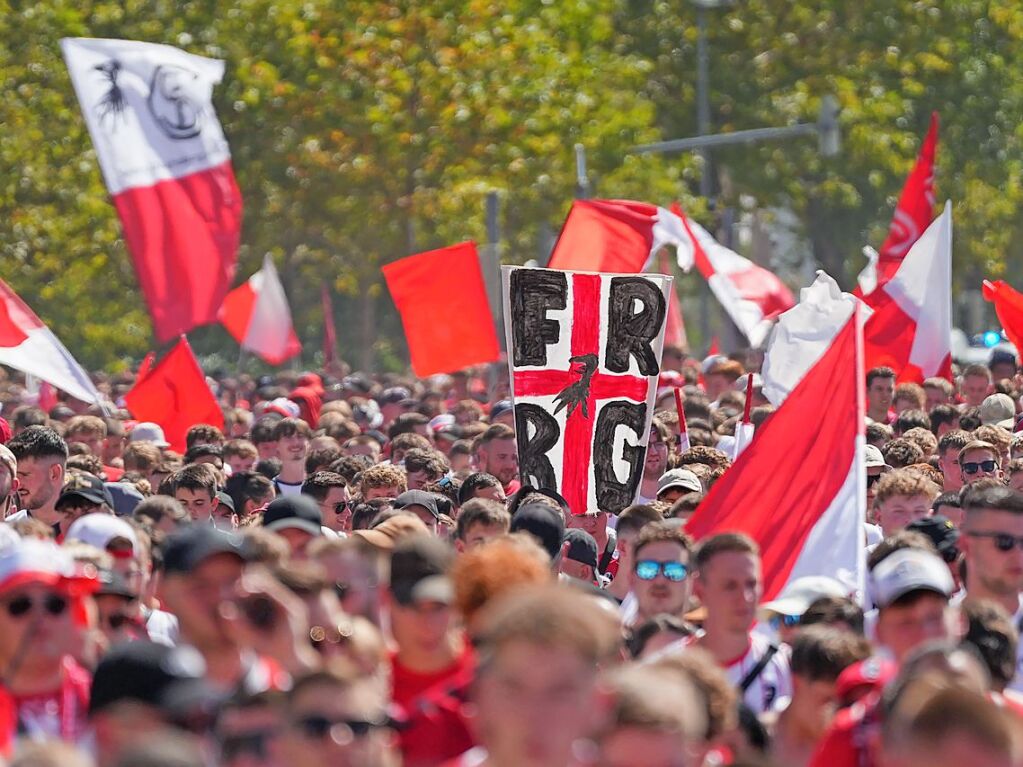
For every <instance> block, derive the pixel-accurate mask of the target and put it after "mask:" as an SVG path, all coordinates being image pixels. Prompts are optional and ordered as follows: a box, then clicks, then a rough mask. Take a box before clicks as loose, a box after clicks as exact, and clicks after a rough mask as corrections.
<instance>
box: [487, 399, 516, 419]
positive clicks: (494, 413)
mask: <svg viewBox="0 0 1023 767" xmlns="http://www.w3.org/2000/svg"><path fill="white" fill-rule="evenodd" d="M512 409H513V407H512V401H511V400H510V399H502V400H498V401H497V402H495V403H494V404H493V405H492V406H491V407H490V422H491V423H493V422H494V419H496V418H500V417H501V416H503V415H504V414H505V413H510V412H511V411H512Z"/></svg>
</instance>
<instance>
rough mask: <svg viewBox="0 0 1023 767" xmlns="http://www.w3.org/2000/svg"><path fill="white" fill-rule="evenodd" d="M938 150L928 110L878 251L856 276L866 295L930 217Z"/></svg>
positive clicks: (884, 277) (935, 126)
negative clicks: (924, 131)
mask: <svg viewBox="0 0 1023 767" xmlns="http://www.w3.org/2000/svg"><path fill="white" fill-rule="evenodd" d="M937 151H938V113H937V112H932V113H931V123H930V127H929V128H928V129H927V135H926V136H925V137H924V141H923V144H921V145H920V153H919V154H918V155H917V158H916V164H915V165H914V166H913V170H912V171H910V174H909V176H907V177H906V183H905V185H904V186H903V187H902V194H901V195H899V203H898V205H897V206H896V208H895V214H894V215H893V216H892V223H891V225H890V226H889V228H888V236H887V237H885V240H884V243H883V244H882V245H881V250H880V252H879V253H876V254H873V256H871V255H868V256H867V258H868V262H869V263H868V264H867V266H866V267H865V268H864V270H863V271H862V272H861V273H860V276H859V291H860V293H857V295H860V294H861V293H862V294H863V295H866V294H868V293H870V292H872V291H874V290H876V289H877V288H879V287H881V286H883V285H884V284H885V283H887V282H888V280H890V279H891V278H892V277H893V276H894V275H895V273H896V272H897V271H898V270H899V265H900V264H901V263H902V259H904V258H905V257H906V255H907V254H908V253H909V249H910V248H911V247H913V243H915V242H916V241H917V240H918V239H920V236H921V235H922V234H923V233H924V231H925V230H926V229H927V227H928V226H930V224H931V221H933V220H934V201H935V198H934V160H935V156H936V155H937Z"/></svg>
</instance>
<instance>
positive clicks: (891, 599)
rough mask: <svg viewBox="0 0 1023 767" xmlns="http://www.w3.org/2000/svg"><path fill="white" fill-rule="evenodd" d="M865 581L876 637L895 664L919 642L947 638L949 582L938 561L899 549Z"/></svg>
mask: <svg viewBox="0 0 1023 767" xmlns="http://www.w3.org/2000/svg"><path fill="white" fill-rule="evenodd" d="M871 582H872V593H873V597H874V602H875V603H876V604H877V608H878V618H877V639H878V641H879V642H880V643H881V644H882V645H884V646H885V647H887V648H888V650H890V651H891V653H892V654H893V655H894V656H895V659H896V660H897V661H901V660H902V659H903V658H905V657H906V655H907V654H908V653H909V652H910V651H911V650H913V649H915V648H916V647H919V646H920V645H922V644H924V643H925V642H929V641H932V640H938V639H948V638H952V625H951V620H950V616H949V614H948V599H949V597H950V596H951V595H952V590H953V589H954V588H955V584H954V583H953V582H952V576H951V574H949V571H948V567H947V566H946V565H945V563H944V562H943V561H942V560H941V559H940V558H939V557H937V556H935V555H934V554H931V553H929V552H926V551H920V550H917V549H900V550H898V551H895V552H893V553H891V554H889V555H888V556H887V557H885V558H884V559H883V560H881V562H879V563H878V564H877V565H876V566H875V567H874V569H873V570H872V571H871Z"/></svg>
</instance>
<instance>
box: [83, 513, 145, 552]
mask: <svg viewBox="0 0 1023 767" xmlns="http://www.w3.org/2000/svg"><path fill="white" fill-rule="evenodd" d="M66 538H67V540H70V541H81V542H82V543H87V544H89V545H90V546H95V547H96V548H97V549H101V550H103V551H106V549H107V546H109V545H110V542H111V541H112V540H114V539H115V538H124V539H125V540H127V541H128V542H129V543H131V551H132V554H136V555H137V554H138V552H139V540H138V536H137V535H135V528H133V527H132V526H131V525H129V524H128V523H127V522H125V521H124V520H123V519H121V518H120V517H115V516H114V515H113V514H104V513H101V512H97V513H94V514H86V515H85V516H84V517H79V518H78V519H76V520H75V521H74V522H72V523H71V527H69V528H68V531H67V536H66Z"/></svg>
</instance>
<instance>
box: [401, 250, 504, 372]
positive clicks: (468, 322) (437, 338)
mask: <svg viewBox="0 0 1023 767" xmlns="http://www.w3.org/2000/svg"><path fill="white" fill-rule="evenodd" d="M382 271H383V273H384V279H385V281H386V282H387V287H388V289H389V290H390V292H391V298H393V299H394V305H395V306H396V307H397V309H398V313H399V314H400V315H401V324H402V326H403V327H404V329H405V339H406V341H407V342H408V349H409V356H410V357H411V360H412V370H413V371H415V374H416V375H417V376H419V377H420V378H425V377H427V376H431V375H435V374H436V373H450V372H451V371H454V370H460V369H462V368H464V367H467V366H469V365H478V364H480V363H484V362H493V361H495V360H496V359H498V357H499V356H500V354H501V349H500V346H499V345H498V341H497V332H496V331H495V330H494V319H493V315H492V314H491V313H490V300H489V299H488V298H487V289H486V285H485V284H484V282H483V270H482V268H481V267H480V259H479V255H478V253H477V252H476V244H475V243H472V242H463V243H460V244H458V245H451V246H449V247H447V248H440V249H439V250H431V251H427V252H425V253H418V254H416V255H414V256H408V257H407V258H403V259H400V260H398V261H394V262H392V263H390V264H387V265H385V266H384V267H383V268H382Z"/></svg>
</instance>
